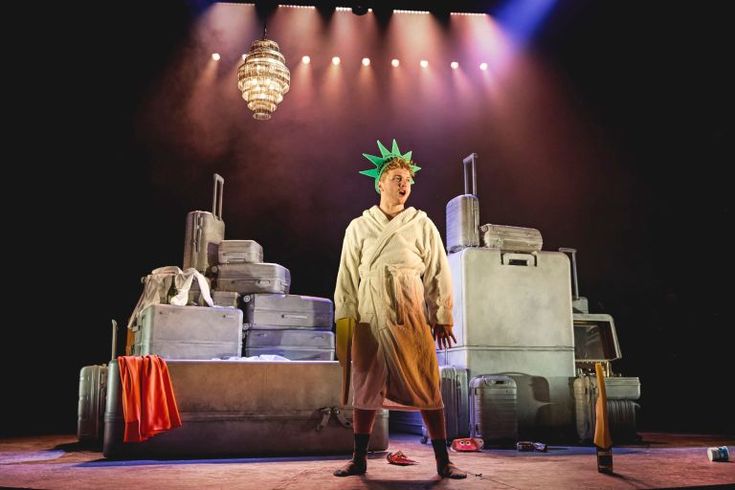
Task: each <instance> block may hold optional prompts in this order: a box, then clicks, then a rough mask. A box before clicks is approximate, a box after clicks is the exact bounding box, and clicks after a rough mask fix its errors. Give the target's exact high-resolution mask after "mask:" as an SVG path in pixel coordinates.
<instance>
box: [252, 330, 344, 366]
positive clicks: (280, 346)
mask: <svg viewBox="0 0 735 490" xmlns="http://www.w3.org/2000/svg"><path fill="white" fill-rule="evenodd" d="M261 354H274V355H279V356H283V357H285V358H286V359H291V360H293V361H308V360H311V361H333V360H334V333H333V332H327V331H321V330H308V329H302V328H299V329H274V330H268V329H248V330H247V331H246V337H245V357H252V356H259V355H261Z"/></svg>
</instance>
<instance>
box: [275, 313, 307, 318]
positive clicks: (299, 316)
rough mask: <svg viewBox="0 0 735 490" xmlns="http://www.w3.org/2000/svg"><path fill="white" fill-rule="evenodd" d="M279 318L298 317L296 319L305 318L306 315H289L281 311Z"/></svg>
mask: <svg viewBox="0 0 735 490" xmlns="http://www.w3.org/2000/svg"><path fill="white" fill-rule="evenodd" d="M281 318H298V319H303V320H306V319H307V318H308V316H306V315H289V314H287V313H281Z"/></svg>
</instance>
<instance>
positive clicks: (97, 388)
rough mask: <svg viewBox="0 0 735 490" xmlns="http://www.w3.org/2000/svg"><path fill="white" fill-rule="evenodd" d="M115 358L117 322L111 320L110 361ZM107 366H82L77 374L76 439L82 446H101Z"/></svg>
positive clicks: (105, 401) (105, 400)
mask: <svg viewBox="0 0 735 490" xmlns="http://www.w3.org/2000/svg"><path fill="white" fill-rule="evenodd" d="M115 357H117V322H116V321H115V320H112V359H115ZM107 371H108V368H107V364H95V365H92V366H84V367H83V368H82V369H81V370H80V372H79V404H78V406H77V439H79V442H80V443H82V444H92V445H95V446H96V445H101V444H102V437H103V435H104V428H105V421H104V415H105V405H106V403H107Z"/></svg>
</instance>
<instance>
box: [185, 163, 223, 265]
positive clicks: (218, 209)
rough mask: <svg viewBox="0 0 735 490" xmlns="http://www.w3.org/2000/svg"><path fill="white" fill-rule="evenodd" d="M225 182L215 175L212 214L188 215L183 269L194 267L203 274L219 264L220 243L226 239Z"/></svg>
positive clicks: (196, 213) (197, 213)
mask: <svg viewBox="0 0 735 490" xmlns="http://www.w3.org/2000/svg"><path fill="white" fill-rule="evenodd" d="M224 183H225V180H224V179H223V178H222V176H220V175H218V174H214V195H213V197H212V212H211V213H210V212H208V211H190V212H189V213H188V214H187V215H186V236H185V238H184V266H183V269H188V268H189V267H194V268H195V269H196V270H198V271H199V272H201V273H203V274H208V273H209V272H210V267H211V266H213V265H215V264H217V253H218V246H219V243H220V242H221V241H222V240H224V239H225V222H224V221H223V220H222V192H223V188H224Z"/></svg>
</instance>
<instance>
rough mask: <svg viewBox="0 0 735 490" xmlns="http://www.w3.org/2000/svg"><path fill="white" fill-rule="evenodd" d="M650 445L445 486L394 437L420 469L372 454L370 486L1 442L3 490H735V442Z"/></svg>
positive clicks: (575, 454) (237, 465)
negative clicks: (608, 457) (714, 458)
mask: <svg viewBox="0 0 735 490" xmlns="http://www.w3.org/2000/svg"><path fill="white" fill-rule="evenodd" d="M641 436H642V442H641V443H640V444H636V445H627V446H621V447H616V448H614V450H613V454H614V470H615V473H614V474H613V475H604V474H600V473H598V472H597V466H596V459H595V452H594V448H592V447H588V446H553V445H552V446H549V450H548V452H546V453H540V452H518V451H516V450H510V449H503V450H500V449H491V450H484V451H482V452H480V453H451V454H450V455H451V458H452V459H453V461H454V463H455V464H456V465H457V466H459V467H460V468H462V469H464V470H466V471H469V472H471V475H470V476H469V477H468V478H467V479H466V480H452V481H450V480H440V479H439V478H438V477H437V476H436V470H435V467H434V458H433V453H432V450H431V447H430V446H425V445H422V444H421V443H420V442H419V440H418V439H419V438H418V436H414V435H409V434H391V443H390V448H389V451H396V450H401V451H403V452H404V453H405V454H406V455H407V456H408V457H410V458H412V459H414V460H417V461H418V462H419V464H416V465H413V466H395V465H391V464H388V463H387V462H386V460H385V455H386V452H382V453H377V454H373V455H371V457H370V460H369V461H368V473H367V475H365V476H362V477H355V476H353V477H347V478H336V477H334V476H332V471H333V470H334V469H335V468H337V467H338V466H340V465H341V464H343V462H344V461H346V460H347V459H348V458H347V457H344V456H327V457H298V458H241V459H191V460H124V461H121V460H106V459H104V458H103V456H102V453H101V452H100V451H95V450H90V449H84V448H80V447H79V446H78V444H77V441H76V437H75V436H72V435H67V436H41V437H25V438H12V439H0V485H1V486H3V487H10V488H43V489H74V490H82V489H107V488H109V489H115V490H119V489H133V490H144V489H170V488H172V489H203V488H227V489H238V488H248V489H250V488H252V489H259V490H260V489H279V490H285V489H299V490H303V489H312V488H313V489H319V490H331V489H346V488H350V489H353V488H354V489H358V488H368V489H394V488H397V489H426V488H433V487H437V488H463V489H480V488H482V489H495V488H497V489H501V488H502V489H524V488H544V489H578V488H595V489H597V488H610V489H617V488H683V487H708V486H709V487H722V488H724V487H732V486H735V461H733V459H735V457H734V453H735V437H732V436H731V437H729V438H727V437H718V436H710V435H689V434H687V435H683V434H664V433H642V434H641ZM723 445H726V446H729V447H730V459H731V460H730V461H728V462H710V461H709V460H708V459H707V448H708V447H712V446H723Z"/></svg>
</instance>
